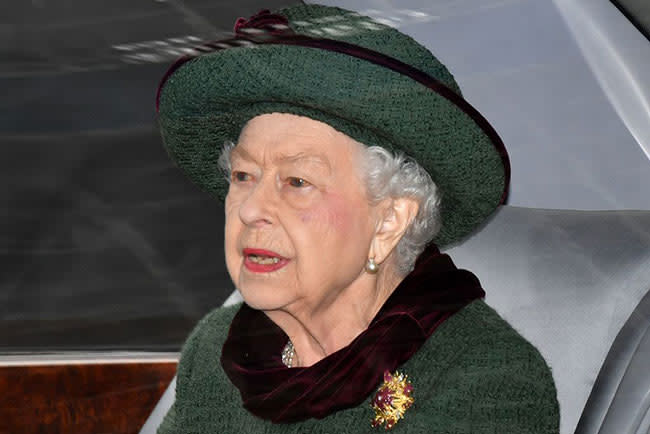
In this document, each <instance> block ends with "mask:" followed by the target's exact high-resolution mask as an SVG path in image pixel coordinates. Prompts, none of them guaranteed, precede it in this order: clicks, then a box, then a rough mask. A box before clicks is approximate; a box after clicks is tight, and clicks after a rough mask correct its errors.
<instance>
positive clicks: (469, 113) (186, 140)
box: [157, 5, 510, 246]
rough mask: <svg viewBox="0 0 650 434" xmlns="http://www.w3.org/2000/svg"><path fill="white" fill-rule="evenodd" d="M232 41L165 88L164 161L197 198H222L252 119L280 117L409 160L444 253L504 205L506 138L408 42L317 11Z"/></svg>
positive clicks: (338, 12)
mask: <svg viewBox="0 0 650 434" xmlns="http://www.w3.org/2000/svg"><path fill="white" fill-rule="evenodd" d="M235 32H236V35H235V37H234V38H232V39H228V40H222V41H216V42H211V43H206V44H204V45H202V46H199V47H196V48H195V52H194V53H193V54H192V55H188V56H185V57H184V58H182V59H180V60H179V61H177V62H176V63H175V64H174V65H173V66H172V67H171V68H170V70H169V71H168V72H167V74H166V75H165V77H164V78H163V80H162V82H161V84H160V87H159V89H158V97H157V108H158V118H159V123H160V130H161V134H162V138H163V142H164V145H165V147H166V149H167V152H168V153H169V155H170V156H171V158H172V159H173V160H174V161H175V162H176V164H177V165H178V166H179V167H181V169H183V170H184V171H185V173H186V174H187V175H188V176H189V177H190V178H191V179H192V181H194V182H195V183H196V184H198V185H199V186H200V187H201V188H202V189H204V190H206V191H208V192H210V193H212V194H214V195H216V196H217V197H219V198H221V199H223V197H225V194H226V192H227V189H228V183H227V180H226V179H224V176H223V174H222V173H221V172H220V170H219V168H218V163H217V161H218V158H219V154H220V151H221V149H222V146H223V144H224V143H225V142H226V141H233V142H236V141H237V139H238V137H239V133H240V132H241V130H242V128H243V127H244V125H245V124H246V122H247V121H248V120H250V119H252V118H253V117H255V116H257V115H260V114H264V113H272V112H281V113H292V114H296V115H302V116H307V117H310V118H312V119H315V120H319V121H322V122H325V123H327V124H329V125H331V126H332V127H333V128H335V129H337V130H339V131H341V132H343V133H345V134H347V135H348V136H350V137H352V138H353V139H355V140H357V141H359V142H361V143H364V144H366V145H378V146H383V147H385V148H387V149H390V150H393V151H395V150H399V151H402V152H403V153H405V154H406V155H409V156H411V157H412V158H414V159H415V160H416V161H417V162H418V163H419V164H420V165H421V166H422V167H423V168H424V169H425V170H427V171H428V173H429V174H430V175H431V178H432V179H433V181H434V182H435V183H436V185H437V186H438V188H439V189H440V191H441V192H442V201H441V220H442V227H441V230H440V232H439V234H438V235H437V237H436V238H435V239H434V242H435V243H436V244H438V246H447V245H450V244H453V243H455V242H458V241H459V240H461V239H462V238H464V237H465V236H466V235H467V234H469V233H470V232H472V230H473V229H475V228H476V227H477V226H479V225H480V224H481V223H483V222H484V221H485V220H486V219H487V217H488V216H489V215H490V214H491V213H492V212H493V211H494V210H495V209H496V207H497V205H498V204H499V203H500V202H503V201H504V200H505V197H506V195H507V190H508V183H509V177H510V167H509V161H508V156H507V153H506V150H505V148H504V146H503V143H502V142H501V140H500V139H499V136H498V135H497V133H496V132H495V131H494V129H493V128H492V127H491V126H490V124H489V123H488V122H487V120H485V118H483V117H482V116H481V115H480V114H479V113H478V111H476V110H475V109H474V108H473V107H472V106H471V105H470V104H469V103H467V102H466V101H465V100H464V99H463V98H462V96H461V92H460V89H459V87H458V85H457V84H456V82H455V81H454V78H453V77H452V75H451V74H450V73H449V71H448V70H447V68H446V67H445V66H444V65H443V64H442V63H440V61H438V59H436V58H435V57H434V56H433V55H432V54H431V53H430V52H429V51H428V50H427V49H426V48H425V47H423V46H422V45H420V44H418V43H417V42H416V41H415V40H413V39H412V38H410V37H409V36H406V35H404V34H402V33H400V32H399V31H397V30H396V29H394V28H391V27H388V26H385V25H383V24H380V23H377V22H376V21H374V20H372V19H371V18H369V17H365V16H362V15H360V14H358V13H356V12H351V11H347V10H344V9H339V8H334V7H326V6H319V5H298V6H294V7H290V8H287V9H282V10H280V11H278V12H276V13H273V14H272V13H270V12H268V11H262V12H260V13H259V14H257V15H256V16H253V17H252V18H250V19H249V20H244V19H241V18H240V19H239V20H238V21H237V23H236V25H235Z"/></svg>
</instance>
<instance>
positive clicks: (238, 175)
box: [231, 170, 251, 182]
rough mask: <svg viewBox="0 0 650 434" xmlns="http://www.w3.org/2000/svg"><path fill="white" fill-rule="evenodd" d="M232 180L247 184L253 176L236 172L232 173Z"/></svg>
mask: <svg viewBox="0 0 650 434" xmlns="http://www.w3.org/2000/svg"><path fill="white" fill-rule="evenodd" d="M231 178H232V180H233V181H234V182H247V181H250V180H251V175H250V174H248V173H246V172H241V171H238V170H236V171H234V172H232V175H231Z"/></svg>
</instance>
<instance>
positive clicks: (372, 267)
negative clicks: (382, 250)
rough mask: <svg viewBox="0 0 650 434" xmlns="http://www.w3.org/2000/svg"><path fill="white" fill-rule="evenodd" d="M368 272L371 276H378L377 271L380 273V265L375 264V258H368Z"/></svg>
mask: <svg viewBox="0 0 650 434" xmlns="http://www.w3.org/2000/svg"><path fill="white" fill-rule="evenodd" d="M366 271H367V272H368V273H369V274H376V273H377V271H379V265H377V263H376V262H375V258H368V262H366Z"/></svg>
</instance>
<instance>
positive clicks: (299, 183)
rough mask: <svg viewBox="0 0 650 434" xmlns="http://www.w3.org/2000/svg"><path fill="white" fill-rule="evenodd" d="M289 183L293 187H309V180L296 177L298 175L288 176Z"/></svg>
mask: <svg viewBox="0 0 650 434" xmlns="http://www.w3.org/2000/svg"><path fill="white" fill-rule="evenodd" d="M287 183H288V184H289V185H290V186H292V187H297V188H301V187H307V186H308V185H309V182H307V181H305V180H304V179H302V178H296V177H294V176H292V177H290V178H288V179H287Z"/></svg>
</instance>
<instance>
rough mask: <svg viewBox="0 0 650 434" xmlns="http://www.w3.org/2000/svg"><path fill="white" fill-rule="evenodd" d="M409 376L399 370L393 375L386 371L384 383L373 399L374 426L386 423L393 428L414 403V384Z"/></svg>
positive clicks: (387, 427) (389, 427)
mask: <svg viewBox="0 0 650 434" xmlns="http://www.w3.org/2000/svg"><path fill="white" fill-rule="evenodd" d="M407 378H408V376H406V375H403V374H400V373H399V372H397V371H395V373H394V374H392V375H391V373H390V372H388V371H386V372H384V384H382V385H381V386H380V387H379V390H378V391H377V393H376V394H375V397H374V398H373V400H372V409H373V410H375V419H374V420H373V421H372V426H373V427H377V426H379V425H383V424H384V423H385V424H386V429H391V428H392V427H394V426H395V424H396V423H397V421H398V420H400V419H402V418H403V417H404V413H405V412H406V410H408V409H409V407H411V405H413V397H412V396H411V394H412V393H413V385H411V382H410V381H408V379H407Z"/></svg>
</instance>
